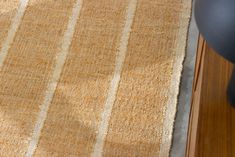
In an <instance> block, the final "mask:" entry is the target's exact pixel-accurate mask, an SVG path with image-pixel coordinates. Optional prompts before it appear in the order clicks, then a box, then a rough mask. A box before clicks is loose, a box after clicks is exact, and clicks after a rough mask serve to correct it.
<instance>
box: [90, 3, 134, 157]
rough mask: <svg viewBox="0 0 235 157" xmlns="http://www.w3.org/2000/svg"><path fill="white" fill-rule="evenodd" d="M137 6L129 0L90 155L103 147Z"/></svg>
mask: <svg viewBox="0 0 235 157" xmlns="http://www.w3.org/2000/svg"><path fill="white" fill-rule="evenodd" d="M136 7H137V0H130V2H129V4H128V8H127V11H126V17H125V25H124V28H123V31H122V36H121V39H120V43H119V48H118V52H117V56H116V63H115V70H114V75H113V78H112V80H111V83H110V87H109V91H108V95H107V99H106V102H105V105H104V109H103V112H102V114H101V122H100V125H99V130H98V135H97V137H96V143H95V146H94V150H93V153H92V157H101V156H102V152H103V147H104V141H105V138H106V135H107V131H108V124H109V120H110V116H111V112H112V108H113V104H114V102H115V99H116V94H117V89H118V86H119V82H120V77H121V72H122V66H123V62H124V60H125V56H126V51H127V47H128V40H129V37H130V32H131V26H132V23H133V19H134V16H135V11H136Z"/></svg>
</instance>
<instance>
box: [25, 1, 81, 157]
mask: <svg viewBox="0 0 235 157" xmlns="http://www.w3.org/2000/svg"><path fill="white" fill-rule="evenodd" d="M81 6H82V0H77V2H76V4H75V5H74V8H73V11H72V16H71V17H70V19H69V22H68V26H67V30H66V32H65V34H64V37H63V41H62V46H61V51H60V53H59V54H57V56H56V65H55V69H54V71H53V74H52V78H51V80H50V83H49V84H48V86H47V90H46V92H45V97H44V101H43V103H42V106H41V111H40V113H39V115H38V119H37V122H36V125H35V127H34V131H33V135H32V138H31V141H30V144H29V147H28V151H27V153H26V157H31V156H33V154H34V152H35V149H36V147H37V143H38V140H39V137H40V134H41V130H42V128H43V125H44V121H45V119H46V117H47V111H48V109H49V105H50V103H51V101H52V98H53V95H54V92H55V90H56V86H57V84H58V81H59V78H60V74H61V72H62V69H63V66H64V63H65V60H66V57H67V54H68V52H69V47H70V44H71V41H72V37H73V34H74V30H75V26H76V23H77V20H78V17H79V14H80V10H81Z"/></svg>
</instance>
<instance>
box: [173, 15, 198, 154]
mask: <svg viewBox="0 0 235 157" xmlns="http://www.w3.org/2000/svg"><path fill="white" fill-rule="evenodd" d="M197 40H198V29H197V27H196V24H195V19H194V14H193V15H192V19H191V22H190V28H189V34H188V44H187V51H186V58H185V61H184V68H183V74H182V78H181V85H180V95H179V100H178V111H177V114H176V119H175V125H174V133H173V144H172V148H171V152H170V157H184V156H185V149H186V141H187V130H188V121H189V113H190V103H191V93H192V82H193V76H194V65H195V56H196V49H197Z"/></svg>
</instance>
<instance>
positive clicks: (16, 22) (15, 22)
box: [0, 0, 29, 68]
mask: <svg viewBox="0 0 235 157" xmlns="http://www.w3.org/2000/svg"><path fill="white" fill-rule="evenodd" d="M28 1H29V0H20V5H19V8H18V10H17V13H16V15H15V17H14V18H13V19H12V24H11V26H10V30H9V32H8V35H7V38H6V40H5V41H4V42H3V44H2V49H1V51H0V68H1V67H2V65H3V63H4V60H5V58H6V56H7V53H8V50H9V48H10V46H11V43H12V42H13V40H14V37H15V34H16V32H17V30H18V28H19V26H20V23H21V20H22V17H23V16H24V12H25V9H26V7H27V5H28Z"/></svg>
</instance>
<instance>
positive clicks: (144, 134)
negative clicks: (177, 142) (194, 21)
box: [0, 0, 191, 157]
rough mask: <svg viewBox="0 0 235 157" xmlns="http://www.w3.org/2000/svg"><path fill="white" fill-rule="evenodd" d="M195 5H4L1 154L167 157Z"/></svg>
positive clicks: (128, 0)
mask: <svg viewBox="0 0 235 157" xmlns="http://www.w3.org/2000/svg"><path fill="white" fill-rule="evenodd" d="M190 10H191V2H190V0H0V157H23V156H24V157H39V156H40V157H101V156H104V157H167V156H169V151H170V146H171V139H172V130H173V122H174V116H175V112H176V104H177V95H178V91H179V83H180V75H181V70H182V62H183V59H184V52H185V47H186V36H187V31H188V23H189V18H190Z"/></svg>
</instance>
